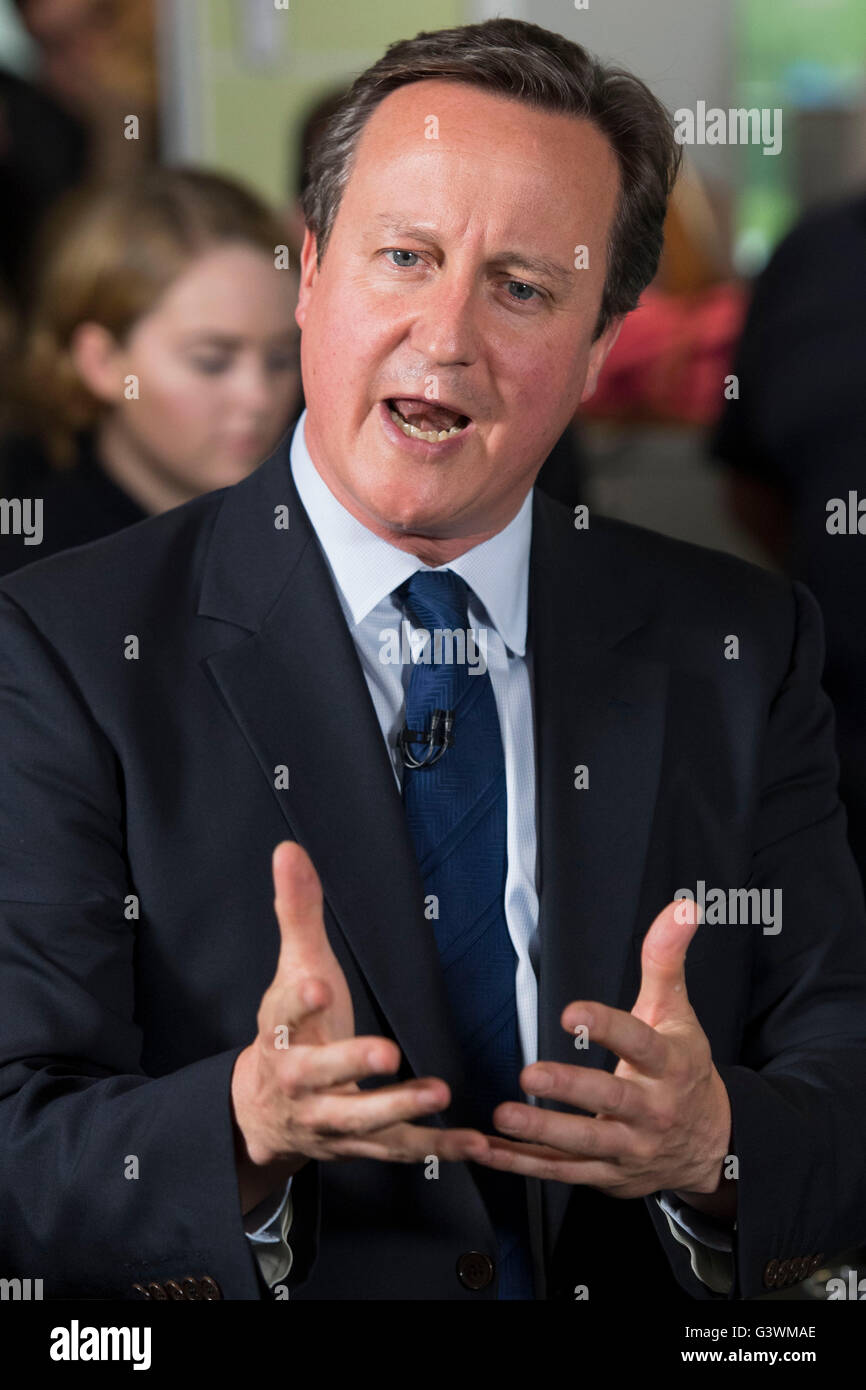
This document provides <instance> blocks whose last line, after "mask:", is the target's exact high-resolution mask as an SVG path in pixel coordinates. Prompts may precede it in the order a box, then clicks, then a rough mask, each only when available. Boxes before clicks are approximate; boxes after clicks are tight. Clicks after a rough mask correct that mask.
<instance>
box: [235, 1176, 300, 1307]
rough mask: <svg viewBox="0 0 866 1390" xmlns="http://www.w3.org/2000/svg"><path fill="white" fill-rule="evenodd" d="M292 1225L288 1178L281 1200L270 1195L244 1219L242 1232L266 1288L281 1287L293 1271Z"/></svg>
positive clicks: (290, 1183) (290, 1191)
mask: <svg viewBox="0 0 866 1390" xmlns="http://www.w3.org/2000/svg"><path fill="white" fill-rule="evenodd" d="M275 1203H276V1206H275ZM291 1225H292V1179H291V1178H289V1180H288V1182H287V1183H286V1187H285V1191H284V1192H283V1194H282V1195H281V1196H278V1197H274V1196H273V1194H271V1195H270V1196H268V1197H266V1198H265V1199H264V1201H262V1202H259V1204H258V1206H257V1207H253V1209H252V1210H251V1211H248V1212H247V1213H246V1214H245V1216H244V1231H245V1233H246V1236H247V1239H248V1240H249V1241H250V1243H251V1245H252V1246H253V1250H254V1252H255V1256H256V1259H257V1260H258V1264H259V1269H260V1270H261V1272H262V1278H263V1279H264V1281H265V1283H266V1284H267V1286H268V1288H273V1286H274V1284H279V1283H281V1282H282V1281H283V1280H284V1279H285V1278H286V1276H287V1275H288V1273H289V1270H290V1269H291V1267H292V1250H291V1246H290V1245H289V1244H288V1236H289V1230H290V1228H291Z"/></svg>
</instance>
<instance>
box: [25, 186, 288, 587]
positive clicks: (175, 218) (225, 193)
mask: <svg viewBox="0 0 866 1390" xmlns="http://www.w3.org/2000/svg"><path fill="white" fill-rule="evenodd" d="M284 243H285V232H284V230H283V229H282V227H281V224H280V222H279V220H278V218H277V217H276V215H275V214H273V213H272V212H271V211H270V210H269V209H268V208H267V207H266V206H265V205H264V204H263V203H262V202H261V201H260V200H259V199H258V198H257V197H255V196H254V195H253V194H251V193H250V192H248V191H247V190H246V189H244V188H243V187H241V186H240V185H239V184H237V183H235V182H234V181H231V180H228V179H225V178H222V177H221V176H219V175H216V174H210V173H205V172H202V171H198V170H194V169H180V168H172V169H159V168H156V169H152V170H148V171H146V172H144V173H139V174H137V175H135V176H134V177H132V178H129V179H127V180H125V181H121V182H120V183H116V184H114V185H113V186H112V187H111V188H106V189H104V190H101V191H97V192H94V191H93V190H92V189H88V190H86V191H84V192H83V193H82V194H81V195H76V196H74V198H73V201H72V202H71V203H69V204H66V205H64V208H63V209H62V210H61V213H60V215H59V216H58V217H56V218H54V219H52V221H51V222H50V223H49V224H48V225H47V226H46V229H45V234H44V237H43V247H44V249H43V250H42V251H41V252H40V253H37V256H36V258H35V262H34V265H35V274H34V282H35V294H34V301H33V309H32V313H31V315H30V318H29V321H28V322H27V324H26V325H25V329H24V333H23V341H22V343H21V346H20V350H19V353H18V358H17V362H16V364H15V366H14V367H13V371H12V375H11V398H10V402H9V407H10V412H9V413H10V432H8V433H7V435H6V437H5V438H4V439H3V441H2V443H0V492H2V493H3V495H4V496H5V497H7V498H10V497H19V498H37V497H41V498H42V499H43V539H42V542H41V544H40V545H39V546H38V547H37V546H33V545H25V544H24V538H23V537H22V536H15V535H11V534H10V535H5V536H0V573H7V572H9V571H10V570H12V569H15V568H17V566H19V565H23V564H28V563H30V562H32V561H34V560H38V559H41V558H42V557H43V556H45V555H48V554H52V553H53V552H55V551H57V550H62V549H65V548H66V547H68V546H71V545H80V544H83V543H84V542H86V541H90V540H94V539H96V538H98V537H99V536H103V535H106V534H107V533H108V532H110V531H114V530H117V529H119V528H120V527H122V526H126V525H129V524H131V523H132V522H134V521H138V520H141V519H143V518H144V517H145V516H149V515H155V514H156V513H158V512H162V511H165V510H167V509H168V508H169V507H174V506H178V505H179V504H180V503H182V502H185V501H187V500H188V499H190V498H192V497H195V496H197V495H198V494H199V493H202V492H207V491H210V490H211V489H213V488H219V487H226V486H230V485H231V484H233V483H236V482H238V481H240V479H242V478H244V477H245V476H246V475H247V474H248V473H250V472H251V471H252V470H253V469H254V468H255V467H256V466H257V465H258V464H259V463H260V462H261V461H262V460H263V459H264V458H266V457H267V456H268V454H269V453H271V452H272V451H273V449H274V448H275V446H276V445H277V443H278V442H279V440H280V439H281V437H282V436H283V435H284V434H285V433H286V431H287V429H288V427H289V424H290V423H291V422H292V420H293V419H294V418H295V417H296V415H297V413H298V408H299V404H300V399H301V396H300V365H299V333H298V328H297V325H296V324H295V320H294V307H295V302H296V299H297V277H296V274H295V272H294V270H289V269H286V268H283V267H284V266H285V262H286V259H287V257H286V255H285V252H284V250H282V249H281V248H283V247H284ZM13 429H14V433H13V432H12V430H13Z"/></svg>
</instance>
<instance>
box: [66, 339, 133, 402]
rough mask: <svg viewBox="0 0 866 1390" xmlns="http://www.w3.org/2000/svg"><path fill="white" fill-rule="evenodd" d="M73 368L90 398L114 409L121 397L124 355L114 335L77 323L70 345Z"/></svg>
mask: <svg viewBox="0 0 866 1390" xmlns="http://www.w3.org/2000/svg"><path fill="white" fill-rule="evenodd" d="M69 352H70V356H71V357H72V362H73V366H74V367H75V370H76V372H77V373H78V375H79V376H80V377H81V380H82V381H83V382H84V385H85V386H86V387H87V389H88V391H89V392H90V394H91V395H92V396H95V397H96V399H97V400H99V401H102V402H103V403H104V404H105V405H117V403H118V401H119V400H120V399H121V396H122V395H123V386H124V370H123V354H122V351H121V349H120V347H119V345H118V343H117V340H116V338H115V337H114V335H113V334H112V333H111V332H109V330H108V329H107V328H106V327H105V326H104V325H103V324H101V323H93V322H91V321H90V320H88V321H86V322H85V323H79V324H77V325H76V327H75V329H74V330H73V333H72V337H71V339H70V343H69Z"/></svg>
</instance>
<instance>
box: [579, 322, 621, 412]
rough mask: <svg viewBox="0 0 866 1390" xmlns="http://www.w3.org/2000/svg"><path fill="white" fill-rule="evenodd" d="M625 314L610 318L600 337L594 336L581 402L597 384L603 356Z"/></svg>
mask: <svg viewBox="0 0 866 1390" xmlns="http://www.w3.org/2000/svg"><path fill="white" fill-rule="evenodd" d="M625 318H626V316H625V314H620V316H619V318H615V319H612V320H611V322H610V323H609V324H608V326H607V328H606V329H605V330H604V332H603V333H602V335H601V337H600V338H596V340H595V342H594V343H593V345H592V347H591V348H590V350H589V367H588V369H587V373H586V381H585V382H584V385H583V394H582V396H581V398H580V399H581V402H583V401H587V400H589V398H590V396H591V395H592V394H593V393H594V391H595V388H596V386H597V384H598V376H599V372H600V371H601V369H602V367H603V366H604V361H605V358H606V357H607V354H608V353H609V352H610V350H611V348H612V347H613V345H614V343H615V342H616V340H617V338H618V337H619V331H620V329H621V328H622V326H623V324H624V323H625Z"/></svg>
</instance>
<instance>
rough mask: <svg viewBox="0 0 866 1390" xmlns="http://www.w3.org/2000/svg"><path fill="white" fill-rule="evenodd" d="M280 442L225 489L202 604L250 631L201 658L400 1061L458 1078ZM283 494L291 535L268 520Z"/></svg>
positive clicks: (378, 738)
mask: <svg viewBox="0 0 866 1390" xmlns="http://www.w3.org/2000/svg"><path fill="white" fill-rule="evenodd" d="M284 450H285V451H284V452H282V451H280V453H278V455H276V456H274V457H272V458H271V459H269V460H268V461H267V462H266V463H265V464H263V465H262V466H261V467H260V468H259V469H258V470H256V473H254V474H253V475H251V477H250V478H248V479H246V480H245V481H244V482H243V483H241V484H238V485H237V486H235V487H233V488H231V489H228V490H227V492H226V494H225V497H224V499H223V503H222V507H221V510H220V513H219V517H218V520H217V522H216V525H215V528H214V533H213V537H212V540H211V544H210V547H209V552H208V556H207V562H206V570H205V576H204V582H203V587H202V596H201V601H200V605H199V613H200V614H201V615H202V616H207V617H210V618H217V619H220V620H221V621H224V622H230V623H235V624H237V625H239V626H242V627H244V628H246V629H247V630H248V631H247V636H246V637H244V638H241V639H240V640H239V641H237V642H236V643H234V644H233V645H232V646H229V647H225V648H223V649H222V650H220V651H217V652H215V653H214V654H212V655H211V656H209V657H208V658H206V663H207V666H208V668H209V670H210V672H211V674H212V676H213V679H214V680H215V682H216V684H217V685H218V687H219V689H220V691H221V692H222V695H223V698H224V700H225V703H226V705H227V706H228V709H229V710H230V712H231V714H232V715H233V717H234V718H235V720H236V721H237V723H238V725H239V727H240V729H241V731H242V732H243V735H244V737H245V738H246V740H247V742H248V744H249V746H250V748H251V750H252V752H253V754H254V756H255V758H256V760H257V761H258V763H259V765H260V767H261V771H262V775H263V777H264V778H265V779H266V780H267V782H268V785H269V787H270V788H271V791H272V794H273V796H274V797H275V798H276V801H277V804H278V805H279V807H280V810H281V812H282V814H283V815H284V817H285V820H286V824H287V827H288V830H289V833H290V835H291V837H292V838H294V839H296V840H297V841H298V843H300V844H302V845H303V847H304V848H305V849H306V850H307V852H308V853H309V855H310V857H311V859H312V861H313V863H314V865H315V866H316V869H317V872H318V874H319V876H320V878H321V880H322V885H323V889H324V894H325V900H326V902H327V904H328V906H329V907H330V909H331V911H332V913H333V915H334V918H335V919H336V921H337V923H338V925H339V928H340V931H341V932H342V933H343V935H344V937H345V939H346V941H347V943H348V945H349V947H350V949H351V951H352V953H353V955H354V957H355V959H356V960H357V962H358V965H359V967H360V970H361V971H362V973H363V975H364V977H365V978H366V980H367V983H368V985H369V987H370V989H371V990H372V992H373V994H374V995H375V997H376V999H377V1001H378V1004H379V1006H380V1008H381V1010H382V1012H383V1014H384V1015H385V1017H386V1018H387V1019H388V1022H389V1023H390V1025H391V1028H392V1029H393V1032H394V1036H395V1038H396V1040H397V1042H398V1044H399V1046H400V1048H401V1050H402V1051H403V1053H404V1055H405V1057H406V1058H407V1060H408V1062H409V1065H410V1066H411V1067H412V1069H413V1071H414V1072H415V1074H416V1075H419V1076H426V1075H432V1076H441V1077H443V1078H444V1079H445V1080H447V1081H448V1083H449V1085H451V1087H452V1090H455V1089H458V1088H460V1087H461V1082H462V1065H461V1060H460V1053H459V1049H458V1044H457V1040H456V1038H455V1036H454V1035H453V1032H452V1028H451V1024H450V1021H449V1016H448V1012H447V1001H446V996H445V990H444V984H443V983H442V980H441V971H440V969H439V961H438V955H437V950H436V942H435V936H434V934H433V932H432V930H431V927H430V923H429V922H428V921H427V920H426V919H425V918H424V912H423V904H424V890H423V885H422V880H421V877H420V874H419V872H418V868H417V864H416V861H415V856H414V852H413V849H412V845H411V840H410V838H409V833H408V830H407V827H406V820H405V816H404V813H403V807H402V803H401V799H400V794H399V791H398V789H397V785H396V782H395V780H394V775H393V772H392V770H391V764H390V761H389V759H388V754H387V751H386V749H385V745H384V741H383V739H382V734H381V730H380V728H379V723H378V720H377V718H376V714H375V710H374V708H373V704H372V701H371V700H370V696H369V692H368V690H367V686H366V682H365V679H364V675H363V671H362V668H361V665H360V662H359V660H358V657H357V654H356V651H355V647H354V642H353V640H352V636H351V633H350V632H349V629H348V627H347V625H346V621H345V619H344V617H343V612H342V609H341V607H340V603H339V600H338V597H337V594H336V592H335V589H334V585H333V582H332V580H331V577H330V574H329V573H328V570H327V567H326V563H325V561H324V558H323V556H322V554H321V551H320V549H319V545H318V542H317V540H316V538H315V536H314V534H313V531H312V528H311V526H310V524H309V521H308V519H307V516H306V513H305V511H304V509H303V506H302V505H301V501H300V498H299V497H298V494H297V492H296V490H295V487H294V483H293V481H292V477H291V470H290V468H289V465H288V447H287V445H286V446H284ZM280 505H287V506H288V513H289V518H290V525H289V529H288V531H285V530H282V531H277V530H276V528H275V526H274V514H275V513H274V508H275V507H278V506H280ZM281 766H285V767H286V768H287V769H288V781H289V785H288V788H287V789H278V788H277V787H276V786H275V778H276V769H277V768H279V767H281ZM459 1122H460V1121H459V1108H458V1107H456V1106H455V1107H452V1111H451V1112H449V1115H448V1123H450V1124H457V1123H459Z"/></svg>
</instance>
